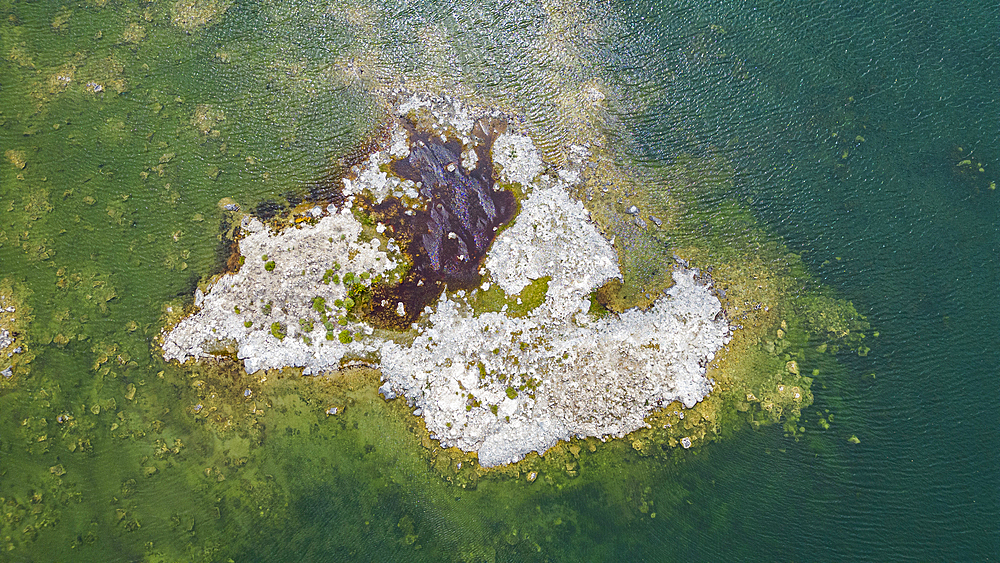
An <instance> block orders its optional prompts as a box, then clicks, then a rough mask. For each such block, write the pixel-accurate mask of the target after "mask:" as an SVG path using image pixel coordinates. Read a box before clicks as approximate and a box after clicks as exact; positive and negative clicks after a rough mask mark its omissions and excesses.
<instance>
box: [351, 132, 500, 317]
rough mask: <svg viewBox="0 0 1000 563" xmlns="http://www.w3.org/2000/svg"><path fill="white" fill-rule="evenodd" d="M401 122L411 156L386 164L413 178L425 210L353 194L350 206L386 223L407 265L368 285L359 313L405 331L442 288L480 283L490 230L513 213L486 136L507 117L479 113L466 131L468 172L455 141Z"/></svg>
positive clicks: (493, 134) (491, 135)
mask: <svg viewBox="0 0 1000 563" xmlns="http://www.w3.org/2000/svg"><path fill="white" fill-rule="evenodd" d="M400 124H401V125H402V126H403V127H405V128H406V129H407V131H408V133H409V136H410V144H411V153H410V157H409V158H407V159H400V160H396V161H394V162H393V163H392V164H390V169H391V171H392V172H393V173H394V174H395V175H397V176H399V177H401V178H404V179H407V180H410V181H412V182H415V183H418V186H420V190H419V192H420V196H421V199H422V200H423V201H424V202H425V205H424V207H423V208H418V209H410V208H408V207H407V206H406V205H405V204H404V203H403V202H402V201H400V199H399V198H396V197H388V198H386V199H385V201H383V202H381V203H375V202H373V201H371V200H370V199H368V198H358V201H356V205H358V206H359V207H360V209H361V210H362V212H363V213H365V214H366V215H368V216H369V217H370V218H371V220H372V221H377V222H379V223H382V224H384V225H385V226H386V233H387V234H388V235H389V236H391V237H392V238H394V239H395V240H396V241H397V243H398V244H399V245H400V248H401V249H402V251H403V252H404V254H406V255H407V257H408V258H409V259H410V262H411V264H412V267H411V268H410V270H409V272H408V273H407V275H406V277H405V278H404V279H403V280H402V281H401V282H400V283H398V284H396V285H387V284H384V283H381V282H377V283H375V284H373V285H372V288H371V299H370V301H367V302H366V303H365V308H364V309H363V316H364V317H365V320H367V321H369V322H371V323H372V324H373V325H375V326H377V327H379V328H391V329H396V330H405V329H407V328H409V327H410V326H411V324H412V323H414V322H416V320H417V319H418V318H419V317H420V313H421V312H422V311H423V310H424V308H425V307H426V306H427V305H430V304H431V303H433V302H434V301H436V300H437V299H438V297H440V295H441V292H442V291H444V289H445V287H448V288H450V289H453V290H456V289H471V288H473V287H476V286H478V285H479V284H480V283H481V282H482V279H481V275H480V273H479V268H480V266H481V265H482V261H483V259H484V258H485V257H486V252H487V250H488V249H489V247H490V245H491V244H492V242H493V239H494V238H495V237H496V234H497V233H498V232H499V231H500V229H501V228H502V227H503V226H504V225H505V224H506V223H508V222H509V221H510V220H511V219H512V218H513V216H514V212H515V211H516V201H515V198H514V194H513V193H512V192H511V191H510V190H504V189H498V188H497V186H496V183H495V178H494V174H495V173H494V170H493V162H492V158H491V156H490V150H491V148H492V146H493V141H494V140H495V139H496V137H497V136H498V135H500V134H501V133H502V132H504V131H506V125H507V124H506V121H503V120H500V119H491V118H484V119H481V120H480V121H479V122H477V123H476V125H475V127H474V128H473V131H472V135H473V137H475V138H476V141H477V143H476V146H475V149H474V150H475V151H476V156H477V162H476V166H475V168H473V169H472V170H468V171H466V170H465V169H464V168H463V167H462V166H461V154H462V150H463V147H462V144H461V143H460V142H459V141H458V140H456V139H452V138H445V139H442V138H441V137H440V136H437V135H435V134H433V133H430V132H427V131H425V130H423V129H422V128H418V125H419V124H415V123H413V122H410V121H406V120H400ZM414 151H415V152H414ZM441 159H444V160H447V161H448V162H442V161H441ZM432 160H433V162H432ZM438 165H441V167H438ZM448 168H450V170H449V169H448ZM435 175H436V177H435ZM428 184H434V185H428ZM400 304H402V306H403V307H402V309H401V310H400V309H399V305H400Z"/></svg>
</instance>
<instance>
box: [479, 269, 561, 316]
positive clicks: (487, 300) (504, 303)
mask: <svg viewBox="0 0 1000 563" xmlns="http://www.w3.org/2000/svg"><path fill="white" fill-rule="evenodd" d="M551 279H552V276H544V277H541V278H538V279H537V280H533V281H532V282H531V283H529V284H528V285H527V286H525V288H524V289H522V290H521V292H520V293H518V294H517V295H512V296H508V295H507V294H506V293H505V292H504V290H503V289H501V288H500V286H499V285H496V284H490V283H489V282H488V281H487V282H486V284H487V286H488V288H489V289H482V288H480V289H478V290H475V291H474V292H473V293H472V295H471V297H470V298H469V304H470V305H471V306H472V310H473V311H474V313H475V314H476V315H481V314H482V313H499V312H504V313H505V314H506V315H507V316H510V317H524V316H527V315H528V313H530V312H531V311H533V310H535V309H537V308H538V307H539V306H541V304H542V303H544V302H545V294H546V292H548V290H549V281H551Z"/></svg>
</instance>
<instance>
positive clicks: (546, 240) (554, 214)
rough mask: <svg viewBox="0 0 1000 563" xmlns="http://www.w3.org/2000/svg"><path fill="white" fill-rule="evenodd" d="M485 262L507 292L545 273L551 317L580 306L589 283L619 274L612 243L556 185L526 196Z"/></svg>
mask: <svg viewBox="0 0 1000 563" xmlns="http://www.w3.org/2000/svg"><path fill="white" fill-rule="evenodd" d="M486 268H487V270H489V272H490V276H491V278H492V279H493V281H494V282H496V283H497V285H499V286H500V287H501V288H502V289H503V290H504V292H506V293H507V295H516V294H518V293H520V292H521V290H523V289H524V288H525V287H526V286H527V285H528V284H529V283H531V282H532V281H534V280H537V279H539V278H542V277H545V276H550V277H551V279H550V280H549V287H548V292H547V294H546V305H547V306H549V307H550V308H551V312H552V315H553V317H556V318H568V317H569V316H570V315H573V314H574V313H577V312H579V311H580V310H581V309H583V310H586V308H587V307H588V306H589V303H588V302H587V300H586V296H587V295H588V294H589V293H590V292H591V291H593V290H594V288H596V287H599V286H600V285H601V284H603V283H604V282H606V281H608V280H610V279H613V278H617V277H621V273H620V272H619V270H618V263H617V256H616V254H615V251H614V249H613V248H612V247H611V245H610V244H608V241H607V240H605V239H604V237H602V236H601V234H600V233H599V232H597V228H596V227H595V226H594V224H593V223H591V222H590V220H589V214H588V213H587V210H586V209H584V207H583V204H582V203H580V202H578V201H575V200H573V199H572V198H570V197H569V193H567V191H566V189H565V187H563V186H561V185H553V186H551V187H547V188H538V189H536V190H535V191H533V192H532V193H531V195H529V196H528V198H527V199H526V200H525V202H524V203H523V204H522V208H521V212H520V213H519V214H518V216H517V219H516V222H515V223H514V225H513V226H512V227H510V228H508V229H507V230H505V231H504V232H502V233H501V234H500V236H498V237H497V240H496V241H495V242H494V243H493V248H492V249H491V250H490V253H489V255H488V257H487V259H486Z"/></svg>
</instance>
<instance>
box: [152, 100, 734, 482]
mask: <svg viewBox="0 0 1000 563" xmlns="http://www.w3.org/2000/svg"><path fill="white" fill-rule="evenodd" d="M400 99H401V102H400V103H399V104H398V105H397V106H396V108H395V110H394V115H393V116H392V119H391V120H390V123H389V125H388V128H387V130H386V132H385V135H384V136H383V138H384V142H383V143H382V144H381V146H380V147H379V148H378V149H377V150H375V151H374V152H372V153H371V154H369V155H367V156H366V158H364V159H363V160H362V161H360V163H359V164H357V165H355V166H353V167H352V168H351V169H350V171H349V172H348V173H347V174H346V175H345V177H343V179H342V188H341V189H340V190H339V194H337V197H336V198H334V200H333V201H331V202H328V203H325V204H323V205H316V206H314V207H312V208H309V209H307V210H306V211H305V212H304V213H302V214H301V215H299V216H298V217H297V218H296V219H295V220H294V221H293V224H291V225H287V226H284V227H283V228H280V227H278V226H276V225H271V224H267V223H265V222H264V221H262V220H261V219H259V218H256V217H253V216H245V217H244V218H243V220H242V223H241V225H240V235H239V237H238V252H239V255H238V260H236V261H235V263H236V266H235V267H234V268H233V270H234V271H231V272H228V273H226V274H224V275H222V276H221V277H219V278H218V279H216V280H215V281H214V282H213V283H212V284H211V285H210V286H209V287H208V290H207V291H205V292H202V291H201V290H199V291H198V292H197V293H196V296H195V309H194V312H193V313H192V314H190V315H189V316H187V317H186V318H184V319H182V320H181V321H180V322H179V323H178V324H177V325H176V326H173V327H171V328H169V329H168V330H167V331H166V332H165V334H164V337H163V342H162V349H163V354H164V357H165V358H167V359H173V360H177V361H180V362H184V361H187V360H189V359H194V360H201V359H207V358H213V357H220V356H229V357H235V358H237V359H238V360H239V361H242V363H243V366H244V368H245V369H246V371H247V372H248V373H254V372H257V371H259V370H266V369H281V368H286V367H299V368H302V369H303V371H304V373H306V374H320V373H328V372H333V371H337V370H339V369H341V368H343V367H345V366H349V365H357V364H364V365H369V366H372V367H374V368H377V369H379V370H380V371H381V373H382V377H383V380H382V381H383V383H382V387H381V389H380V390H381V392H382V394H383V395H384V396H385V397H386V398H387V399H393V398H397V397H402V398H405V400H406V401H408V402H409V403H410V404H411V405H412V406H413V407H414V409H415V410H414V414H415V415H418V416H422V417H423V418H424V420H425V422H426V426H427V429H428V431H429V432H430V433H431V435H432V436H433V437H434V438H436V439H438V440H440V442H441V444H442V445H443V446H446V447H452V446H454V447H458V448H461V449H462V450H464V451H467V452H476V453H477V455H478V459H479V463H480V464H481V465H483V466H485V467H491V466H497V465H502V464H507V463H512V462H516V461H518V460H520V459H523V458H524V457H525V456H526V455H527V454H528V453H530V452H533V451H536V452H539V453H544V452H545V451H546V450H547V449H548V448H550V447H552V446H553V445H555V444H556V443H557V441H559V440H568V439H570V438H572V437H586V436H596V437H600V438H602V439H603V438H606V437H615V438H617V437H622V436H624V435H626V434H628V433H630V432H632V431H634V430H637V429H639V428H642V427H645V426H646V422H645V419H646V417H647V416H648V415H649V414H650V413H652V412H653V411H655V410H657V409H659V408H662V407H665V406H667V405H669V404H671V403H674V402H679V403H681V404H683V405H684V406H686V407H688V408H690V407H692V406H694V405H695V404H696V403H698V402H699V401H701V400H702V399H703V398H704V397H705V396H706V395H707V394H708V393H709V392H710V391H711V390H712V386H713V383H712V382H711V381H710V380H708V379H707V378H706V376H705V373H706V365H707V364H708V363H709V362H711V361H712V360H713V358H714V357H715V354H716V353H717V352H718V351H719V350H720V349H721V348H722V347H723V346H725V345H726V343H727V342H728V341H729V339H730V336H731V327H730V325H729V324H728V322H727V320H726V318H725V315H724V314H723V313H722V305H721V303H720V301H719V299H718V298H717V296H716V295H715V294H714V292H713V289H712V287H711V282H710V280H709V279H708V278H707V277H705V276H702V275H701V274H700V273H699V272H698V271H697V270H694V269H689V268H687V267H686V266H684V265H683V264H682V263H680V262H679V263H678V265H677V266H676V268H675V269H674V271H673V273H672V276H673V282H674V283H673V286H672V287H670V288H669V289H667V290H666V291H665V292H664V293H663V295H662V296H661V297H659V298H658V299H657V300H656V301H655V302H654V303H653V304H652V306H651V307H649V308H647V309H645V310H641V309H632V310H627V311H624V312H622V313H620V314H613V313H609V312H608V311H607V310H605V309H604V308H603V307H601V306H600V303H599V302H598V300H597V299H596V298H595V292H596V291H597V290H598V288H600V287H601V286H602V285H604V284H606V283H608V282H610V281H612V280H615V279H616V278H620V277H621V272H620V270H619V266H618V257H617V254H616V252H615V250H614V248H613V246H612V244H611V242H610V241H608V240H607V239H606V238H605V237H604V236H603V235H602V234H601V233H600V232H599V230H598V228H597V226H596V225H595V224H594V223H593V222H592V221H591V220H590V216H589V213H588V211H587V209H586V208H585V207H584V205H583V204H582V203H581V202H579V201H576V200H575V199H573V197H571V195H570V194H571V193H572V188H573V185H574V182H576V181H579V178H580V170H579V169H578V168H575V167H576V166H577V164H574V162H572V161H571V162H569V163H568V164H566V165H564V166H562V167H556V166H553V165H551V164H549V163H546V162H543V160H542V158H541V156H540V154H539V151H538V150H537V149H536V147H535V145H534V144H533V142H532V140H531V138H530V137H529V136H527V135H526V134H525V133H524V132H522V131H519V130H518V129H517V127H516V126H515V125H514V123H515V120H514V119H511V118H509V117H508V116H505V115H504V114H502V113H501V112H498V111H496V110H491V109H488V108H479V107H474V106H471V105H467V104H463V103H462V102H460V101H457V100H454V99H449V98H439V97H434V96H430V95H417V94H407V95H405V96H401V98H400ZM576 149H577V150H576V151H575V153H576V154H578V155H579V156H580V158H581V160H583V159H585V157H586V150H587V149H586V148H585V147H576ZM681 443H682V444H684V445H685V446H687V445H689V444H690V440H687V441H686V442H685V441H683V440H682V442H681Z"/></svg>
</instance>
